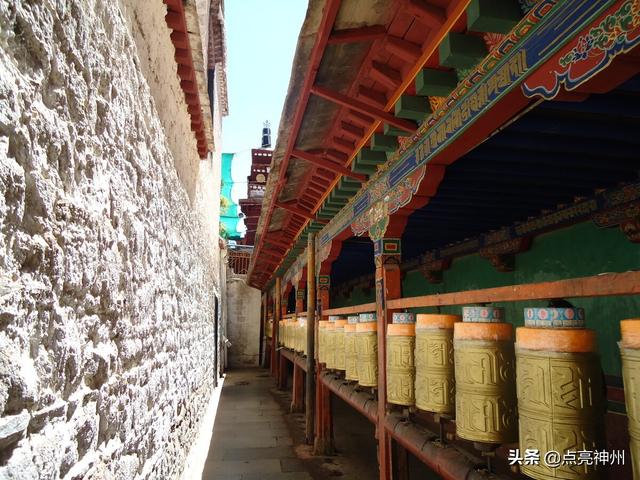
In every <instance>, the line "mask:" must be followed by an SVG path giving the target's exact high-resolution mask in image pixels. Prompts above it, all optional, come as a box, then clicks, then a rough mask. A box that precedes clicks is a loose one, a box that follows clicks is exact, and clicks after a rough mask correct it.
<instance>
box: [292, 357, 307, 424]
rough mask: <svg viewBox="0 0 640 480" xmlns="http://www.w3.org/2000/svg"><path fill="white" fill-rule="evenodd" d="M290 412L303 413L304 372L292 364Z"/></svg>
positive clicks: (295, 364)
mask: <svg viewBox="0 0 640 480" xmlns="http://www.w3.org/2000/svg"><path fill="white" fill-rule="evenodd" d="M292 390H293V391H292V394H293V395H292V399H291V412H293V413H300V412H304V370H302V368H300V366H299V365H298V364H297V363H295V362H294V364H293V387H292Z"/></svg>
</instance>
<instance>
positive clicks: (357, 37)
mask: <svg viewBox="0 0 640 480" xmlns="http://www.w3.org/2000/svg"><path fill="white" fill-rule="evenodd" d="M386 34H387V30H386V28H385V27H384V25H370V26H367V27H359V28H345V29H344V30H334V31H333V32H331V35H330V36H329V39H328V40H327V44H329V45H335V44H337V43H351V42H367V41H371V40H377V39H379V38H384V36H385V35H386Z"/></svg>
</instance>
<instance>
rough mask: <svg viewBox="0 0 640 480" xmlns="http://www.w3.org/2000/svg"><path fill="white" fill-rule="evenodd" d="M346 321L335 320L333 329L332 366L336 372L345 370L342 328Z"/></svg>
mask: <svg viewBox="0 0 640 480" xmlns="http://www.w3.org/2000/svg"><path fill="white" fill-rule="evenodd" d="M346 325H347V321H346V320H336V322H335V323H334V327H333V351H334V353H333V360H334V362H333V365H334V367H333V368H335V369H336V370H342V371H344V370H345V368H346V367H345V353H344V327H346Z"/></svg>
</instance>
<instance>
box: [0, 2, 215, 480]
mask: <svg viewBox="0 0 640 480" xmlns="http://www.w3.org/2000/svg"><path fill="white" fill-rule="evenodd" d="M124 3H127V4H130V5H133V4H134V3H135V2H132V1H128V2H123V3H122V4H119V3H117V2H111V1H107V0H67V1H61V0H0V185H1V188H2V193H3V195H0V414H1V417H0V479H5V478H7V479H10V478H16V479H18V478H19V479H31V478H33V479H35V478H42V479H49V478H51V479H53V478H66V479H79V478H88V479H110V478H114V479H134V478H159V479H169V478H177V477H178V476H179V475H180V473H181V470H182V466H183V463H184V458H185V456H186V454H187V451H188V448H189V446H190V444H191V442H192V440H193V438H194V436H195V434H196V432H197V428H198V422H199V419H200V417H201V415H202V412H203V411H204V408H205V405H206V403H207V401H208V399H209V397H210V394H211V391H212V388H213V383H214V379H215V372H214V358H215V355H216V352H217V351H218V349H217V348H216V346H215V345H214V331H215V321H216V319H215V318H214V294H215V293H216V292H218V293H219V292H220V291H221V289H220V288H219V285H220V284H221V282H224V279H223V278H221V276H222V275H221V272H220V271H219V266H218V265H219V262H218V261H217V259H218V258H219V251H218V243H217V219H216V218H215V210H211V209H212V208H213V209H214V208H216V207H217V204H219V200H218V197H217V188H216V187H217V186H218V185H219V173H218V176H217V182H216V169H217V168H219V166H217V165H216V161H215V157H212V158H210V159H209V160H207V161H200V160H194V159H193V158H194V157H192V156H191V155H192V153H194V152H195V148H193V149H192V147H193V145H191V141H192V136H191V137H188V136H187V135H184V132H183V130H182V127H172V126H171V125H169V124H168V123H167V121H166V118H167V117H166V114H165V116H164V118H163V115H162V114H161V112H163V111H164V112H165V113H166V111H172V112H173V113H172V115H174V116H175V122H176V123H177V124H178V125H182V124H184V116H186V115H187V112H186V106H184V105H183V107H184V109H180V108H179V106H180V103H181V102H183V97H182V96H181V95H178V96H169V95H168V94H167V92H170V91H171V90H172V88H173V87H174V86H175V84H176V82H177V77H176V76H175V65H174V64H171V65H172V66H171V67H170V66H169V65H170V64H169V63H168V62H172V61H173V52H172V51H171V50H170V49H167V48H166V42H165V45H164V46H162V45H157V46H154V45H153V42H154V41H156V40H157V39H156V38H154V37H153V36H152V37H147V38H146V39H145V37H144V33H145V32H149V30H146V31H142V30H140V27H139V26H136V24H135V22H133V21H131V19H132V18H134V17H131V16H130V15H129V16H125V15H124V14H123V11H126V9H124V8H122V7H123V5H124ZM139 4H144V5H149V6H150V7H151V6H153V8H160V7H158V5H160V6H161V5H162V3H161V2H160V1H159V0H158V1H157V2H156V1H154V2H146V1H142V0H140V2H139ZM156 4H158V5H156ZM155 28H156V29H155V30H153V35H155V36H157V37H158V38H161V37H163V36H164V35H166V36H167V38H168V34H169V32H168V30H167V29H166V25H165V24H164V23H161V24H160V25H156V27H155ZM145 42H148V45H149V50H150V51H151V50H153V49H154V48H158V49H164V50H158V51H155V53H154V56H153V58H152V61H149V59H148V58H145V59H142V58H141V56H140V53H141V46H142V45H143V44H144V43H145ZM146 54H148V52H147V53H145V55H146ZM149 58H150V57H149ZM163 62H164V63H163ZM150 85H151V88H150ZM174 128H178V130H179V132H177V133H176V132H175V131H174ZM189 133H190V132H189ZM180 137H182V141H184V144H183V148H178V147H179V145H178V144H177V143H176V142H177V141H178V140H177V139H178V138H180ZM218 144H219V143H218ZM184 152H187V153H184ZM182 155H185V157H179V158H178V156H182ZM218 164H219V162H218ZM191 167H194V169H195V172H196V173H193V175H194V176H193V178H191V177H188V173H189V169H190V168H191ZM176 170H178V171H181V172H184V175H181V177H183V178H182V182H181V180H180V178H178V175H177V173H176ZM185 177H188V178H187V180H185ZM190 197H191V200H190ZM208 209H209V210H208Z"/></svg>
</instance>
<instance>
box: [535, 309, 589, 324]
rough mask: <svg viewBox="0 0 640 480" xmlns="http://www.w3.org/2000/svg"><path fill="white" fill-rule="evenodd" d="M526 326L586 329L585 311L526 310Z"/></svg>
mask: <svg viewBox="0 0 640 480" xmlns="http://www.w3.org/2000/svg"><path fill="white" fill-rule="evenodd" d="M524 325H525V326H526V327H537V328H554V327H555V328H584V326H585V323H584V309H582V308H525V309H524Z"/></svg>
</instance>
